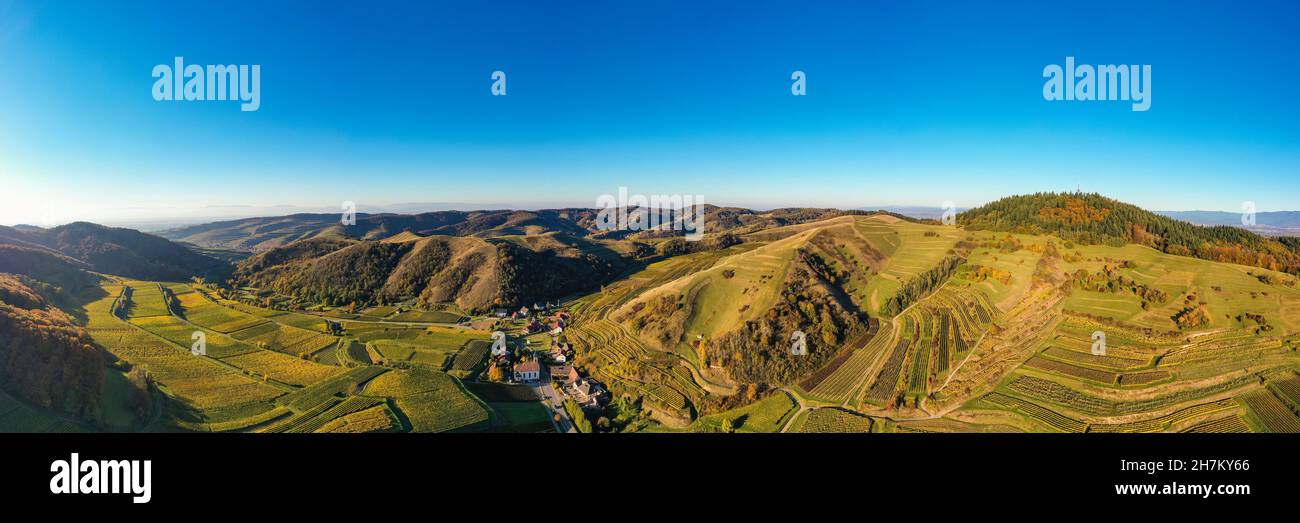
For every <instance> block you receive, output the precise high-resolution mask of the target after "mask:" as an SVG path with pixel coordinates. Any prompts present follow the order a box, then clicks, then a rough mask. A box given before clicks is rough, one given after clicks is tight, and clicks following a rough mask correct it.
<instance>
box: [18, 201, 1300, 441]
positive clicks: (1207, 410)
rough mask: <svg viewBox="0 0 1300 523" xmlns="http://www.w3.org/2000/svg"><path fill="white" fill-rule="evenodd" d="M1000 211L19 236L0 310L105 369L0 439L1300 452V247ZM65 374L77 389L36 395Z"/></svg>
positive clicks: (1103, 212) (1115, 207)
mask: <svg viewBox="0 0 1300 523" xmlns="http://www.w3.org/2000/svg"><path fill="white" fill-rule="evenodd" d="M1016 203H1017V204H1020V205H1034V206H1038V210H1036V211H1034V212H1033V213H1031V214H1030V216H1033V217H1035V218H1032V219H1030V218H1023V217H1022V218H1014V220H1018V221H1015V223H1018V224H1019V225H1017V226H1015V227H1002V226H1000V224H1001V223H1002V222H1005V221H1006V220H1008V219H1011V218H1008V216H1014V213H1013V212H1010V211H1006V209H1009V207H1007V204H1004V203H999V204H997V205H994V206H992V207H991V208H992V209H1003V211H1000V212H998V213H997V214H993V211H991V210H990V208H979V209H974V210H972V211H968V212H969V213H970V216H971V218H970V219H969V220H966V221H963V220H962V219H959V220H958V225H944V224H942V223H939V222H935V221H932V220H916V219H911V218H907V217H903V216H898V215H894V214H891V213H884V212H879V213H876V212H836V213H829V212H827V211H825V210H811V211H800V210H784V211H780V212H769V213H766V214H762V213H753V212H741V213H736V215H737V216H739V217H740V218H736V219H733V220H730V221H728V220H726V219H725V217H726V216H727V215H728V213H734V212H735V211H726V212H724V211H722V210H720V208H715V209H714V210H713V213H714V216H715V217H717V218H721V219H722V220H721V221H720V222H718V223H714V224H713V228H712V229H706V230H707V231H708V234H707V235H706V238H705V240H704V241H701V242H695V243H693V244H692V243H683V242H681V241H680V239H677V238H674V237H673V236H672V235H662V234H659V233H658V232H656V231H648V232H642V233H638V234H637V235H630V236H629V235H624V236H610V235H608V233H607V232H603V231H594V230H588V229H585V228H584V226H583V225H581V224H582V223H583V222H582V220H581V219H578V220H574V219H572V216H574V215H576V214H577V213H576V211H573V214H568V213H566V214H565V216H566V218H565V219H563V220H561V219H559V218H558V216H560V215H559V214H554V215H552V214H548V213H547V212H539V213H531V214H530V216H529V217H528V219H523V218H522V217H521V216H520V215H519V214H518V213H515V214H508V215H505V216H504V217H502V216H499V215H498V214H497V213H488V214H489V215H490V217H479V218H478V221H475V220H474V219H465V217H460V218H458V220H462V221H454V220H453V223H452V225H448V224H447V223H442V224H441V225H438V227H450V226H462V227H468V226H464V225H456V224H464V223H471V222H472V223H478V224H479V225H478V226H475V227H470V228H467V229H463V230H462V231H461V232H464V233H465V234H460V235H451V234H439V233H437V232H434V231H428V230H425V231H422V232H416V231H414V230H412V229H410V228H403V229H401V230H394V229H393V228H390V227H389V226H388V225H385V224H384V223H380V224H378V225H373V224H372V225H373V227H372V228H370V229H368V230H367V231H366V232H364V233H362V234H360V235H354V234H351V233H349V232H348V231H346V230H342V231H341V230H335V228H336V227H338V226H336V225H329V224H326V223H320V224H317V225H318V226H316V227H314V228H313V227H312V226H309V224H310V223H312V222H310V221H308V222H303V221H302V220H298V221H297V222H296V223H295V225H294V226H293V227H292V228H290V231H291V232H287V233H285V234H286V235H284V236H276V237H275V238H270V239H268V238H267V237H264V236H257V237H256V238H254V239H251V240H249V241H250V242H252V243H249V242H245V241H243V240H239V239H238V238H236V236H239V234H236V233H233V232H231V230H232V229H231V227H230V226H229V225H225V226H221V227H207V226H200V227H198V228H197V229H196V230H199V231H201V232H194V233H193V234H190V235H188V236H187V237H194V236H193V235H194V234H209V233H212V231H214V230H216V229H218V228H219V229H220V230H222V231H224V232H221V233H220V234H212V235H211V236H209V237H210V238H212V240H210V241H208V243H207V244H206V245H205V248H208V249H214V248H215V249H230V248H236V249H247V248H249V246H250V245H258V246H260V247H259V249H260V250H257V251H247V250H246V251H243V252H245V254H244V255H242V256H234V257H231V258H229V259H216V258H208V257H206V256H204V255H203V254H201V253H202V252H204V251H201V250H200V251H190V250H186V249H185V248H184V247H181V245H182V244H175V243H166V244H161V243H158V242H159V241H163V242H165V241H166V240H161V239H148V238H156V237H148V238H145V239H138V238H136V237H134V236H132V235H130V234H129V233H126V232H113V233H112V235H111V236H109V237H110V238H118V239H119V241H122V240H120V239H121V238H127V239H129V240H130V241H132V242H144V243H147V244H148V245H150V246H152V248H151V250H150V251H149V252H150V254H148V255H140V254H138V253H133V254H132V255H131V256H129V257H126V258H124V259H126V260H129V261H130V264H126V265H124V264H123V263H122V262H120V261H119V259H118V258H115V257H111V256H106V255H105V254H104V253H105V252H112V251H113V250H114V249H113V248H109V249H105V248H96V249H95V252H96V255H95V256H93V257H87V256H85V252H84V251H79V250H77V249H74V248H72V247H69V246H68V245H69V244H67V243H58V242H55V241H54V240H47V238H51V236H49V233H43V232H40V231H21V230H20V231H15V232H9V233H6V234H3V235H0V239H6V241H5V242H4V245H0V247H4V248H5V249H7V250H5V251H3V252H0V254H2V256H0V272H5V273H8V274H9V275H10V276H8V277H10V278H11V279H12V281H13V283H12V284H11V285H10V287H12V289H13V290H12V291H6V292H5V293H3V294H0V301H2V302H3V304H4V305H3V306H4V307H6V310H12V312H13V314H14V315H15V316H14V317H15V318H25V317H29V316H30V317H33V318H36V317H44V316H42V315H46V316H48V315H54V316H59V317H66V318H67V319H66V320H60V321H64V322H65V323H66V326H65V327H61V328H63V329H65V331H66V332H68V333H69V334H68V336H71V338H68V339H73V340H75V339H85V340H88V342H89V343H91V344H93V348H80V349H60V350H64V351H66V350H80V351H83V352H72V353H67V354H79V355H83V356H85V357H91V356H94V357H96V358H102V363H86V365H92V366H94V365H102V367H103V370H102V376H97V375H94V374H93V373H92V374H91V375H87V376H80V375H77V376H74V375H69V374H66V373H60V372H52V373H50V374H49V379H50V380H52V381H51V383H52V384H51V383H46V384H42V385H39V387H38V386H36V385H35V384H32V385H24V384H23V383H22V382H21V380H20V379H19V378H18V376H19V375H18V374H14V373H12V372H11V373H9V374H6V375H4V376H3V381H0V383H3V384H4V388H5V396H3V397H0V429H3V430H6V431H37V432H41V431H49V432H58V431H71V430H75V431H113V432H122V431H145V432H375V431H381V432H446V431H456V432H552V431H557V430H558V431H563V432H569V431H574V430H576V431H578V432H873V433H880V432H905V433H917V432H1296V431H1300V374H1298V372H1300V353H1298V352H1297V348H1298V347H1300V289H1297V287H1296V275H1295V274H1294V273H1293V272H1286V271H1287V270H1293V269H1294V267H1293V266H1292V265H1291V263H1292V261H1293V260H1294V259H1296V255H1295V253H1293V252H1290V251H1287V250H1285V249H1286V248H1285V247H1279V245H1281V244H1278V243H1276V242H1274V241H1272V240H1267V239H1261V238H1259V237H1254V236H1249V237H1243V238H1244V239H1240V241H1239V242H1238V243H1226V240H1225V243H1219V244H1214V243H1202V244H1199V245H1194V246H1195V247H1196V248H1191V249H1184V248H1183V247H1180V246H1182V245H1193V244H1195V242H1196V241H1200V240H1195V239H1194V238H1197V237H1201V236H1203V235H1205V234H1211V235H1216V236H1224V237H1228V238H1237V236H1236V235H1237V234H1238V233H1235V232H1227V233H1225V232H1222V231H1220V230H1218V229H1213V230H1210V229H1201V228H1194V227H1190V226H1187V227H1184V226H1183V225H1177V224H1174V225H1165V222H1163V221H1160V220H1167V218H1149V220H1151V221H1146V222H1144V221H1143V220H1148V218H1147V217H1146V215H1136V214H1135V216H1138V218H1136V219H1135V218H1131V217H1126V218H1125V219H1126V220H1128V222H1129V225H1120V226H1118V227H1116V226H1114V225H1113V224H1111V223H1110V222H1109V221H1107V220H1110V219H1113V218H1112V217H1119V216H1127V214H1128V213H1131V212H1136V211H1131V210H1130V209H1128V208H1125V207H1121V206H1120V204H1118V203H1115V204H1110V203H1106V201H1103V200H1096V199H1093V198H1090V197H1089V198H1085V197H1078V198H1064V199H1061V200H1060V201H1059V203H1058V202H1056V201H1055V200H1053V201H1048V202H1041V201H1038V200H1036V199H1034V197H1025V198H1024V199H1022V200H1020V201H1018V202H1016ZM539 216H541V217H547V216H550V217H552V218H555V219H554V220H551V221H546V220H539V219H538V217H539ZM965 216H966V214H963V217H965ZM1077 216H1084V217H1085V218H1084V219H1083V220H1082V221H1080V220H1077V219H1075V218H1076V217H1077ZM512 217H513V218H512ZM1040 219H1041V220H1047V221H1045V222H1041V223H1040V222H1034V221H1033V220H1040ZM394 220H397V218H393V217H391V216H390V217H387V218H383V220H381V221H382V222H385V223H388V222H393V221H394ZM410 220H415V221H421V220H430V218H410ZM512 220H514V221H512ZM1089 220H1091V222H1090V221H1089ZM362 222H365V219H364V218H363V220H362ZM439 223H441V222H439ZM1035 223H1036V225H1032V226H1030V224H1035ZM1137 223H1145V224H1146V225H1145V226H1142V227H1137V226H1135V224H1137ZM1053 224H1055V225H1053ZM1094 224H1097V225H1095V227H1101V229H1099V230H1106V231H1119V232H1114V233H1112V234H1110V235H1108V236H1107V237H1100V236H1090V234H1092V233H1087V232H1085V231H1087V230H1091V228H1093V227H1094ZM1162 227H1167V228H1162ZM79 230H87V229H86V227H81V229H79ZM91 230H93V229H91ZM271 230H275V229H274V228H272V229H271ZM1125 231H1126V232H1125ZM1170 231H1173V232H1170ZM1205 231H1210V232H1205ZM442 232H446V230H445V229H444V230H443V231H442ZM1174 233H1176V234H1178V235H1180V236H1178V238H1180V239H1179V240H1178V242H1167V241H1166V240H1168V239H1169V238H1170V237H1172V236H1171V234H1174ZM91 234H92V236H94V234H95V233H93V232H92V233H91ZM136 234H139V233H136ZM1245 234H1249V233H1245ZM232 235H233V236H232ZM1198 235H1201V236H1198ZM60 237H62V236H60ZM96 238H99V237H96ZM1117 238H1118V239H1122V240H1123V241H1117ZM95 241H107V240H100V239H96V240H95ZM1205 241H1206V242H1210V240H1205ZM87 244H88V243H87V242H86V241H81V242H80V243H79V245H87ZM119 245H120V244H119ZM168 245H176V246H177V247H178V248H180V249H182V250H179V251H178V250H175V248H172V247H168ZM121 248H122V249H124V250H129V249H130V247H121ZM169 256H170V257H169ZM232 260H233V263H232ZM1247 261H1249V262H1251V263H1249V264H1243V263H1242V262H1247ZM223 264H230V265H229V266H228V267H227V268H225V269H222V265H223ZM149 270H154V271H155V272H156V273H157V274H159V275H160V276H163V277H160V278H149V277H147V276H148V271H149ZM182 273H184V274H189V275H190V277H189V278H175V277H172V276H176V275H179V274H182ZM24 321H27V320H24ZM41 321H48V320H41ZM38 325H44V323H40V324H38ZM498 331H499V332H501V333H503V334H504V336H500V339H501V342H500V344H499V345H496V344H494V343H496V339H497V336H494V334H493V333H494V332H498ZM79 332H84V338H77V336H80V334H77V333H79ZM1099 336H1100V337H1099ZM796 337H802V339H806V340H807V342H806V351H805V352H800V351H797V350H792V349H791V347H792V344H791V340H792V339H794V338H796ZM200 339H201V340H202V345H203V346H202V351H198V350H197V349H196V348H195V347H196V345H197V344H198V343H199V342H198V341H196V340H200ZM1099 340H1104V341H1101V342H1100V343H1101V345H1099ZM14 343H21V342H14ZM23 350H28V352H30V349H23V348H22V347H19V346H17V345H12V344H11V345H10V346H8V349H7V351H8V352H6V354H7V356H6V358H7V360H6V361H20V360H21V358H23V357H28V356H23ZM85 351H90V352H85ZM63 357H66V356H63ZM79 357H80V356H79ZM86 361H87V362H92V361H101V360H100V359H93V360H86ZM10 366H11V367H12V366H13V365H12V364H11V365H10ZM59 380H62V382H60V381H59ZM73 381H76V382H77V383H80V385H77V388H76V389H75V390H78V391H83V392H79V393H78V394H80V395H79V396H72V397H66V398H65V397H64V396H63V395H56V396H50V395H49V394H40V393H36V392H35V391H38V390H48V387H51V386H52V387H55V388H59V387H71V386H72V385H71V383H72V382H73ZM549 384H553V385H554V386H553V387H546V386H545V385H549ZM41 387H44V388H45V389H42V388H41ZM68 390H72V389H68ZM539 391H540V392H541V393H542V394H548V395H554V396H555V399H554V401H551V400H549V399H547V398H543V397H540V396H539Z"/></svg>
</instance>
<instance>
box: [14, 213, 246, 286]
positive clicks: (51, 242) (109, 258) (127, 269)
mask: <svg viewBox="0 0 1300 523" xmlns="http://www.w3.org/2000/svg"><path fill="white" fill-rule="evenodd" d="M0 243H5V244H9V245H16V246H23V247H29V248H32V247H37V248H44V249H47V250H50V251H53V252H57V253H60V254H63V255H65V256H67V257H69V258H73V259H75V260H79V261H81V262H84V263H85V264H86V266H88V267H89V268H90V269H92V270H94V271H98V272H103V273H107V274H116V275H121V276H127V277H131V278H141V279H153V280H187V279H189V278H190V277H191V276H204V277H207V278H210V279H222V278H224V277H225V276H227V275H228V274H229V271H230V269H231V266H230V264H229V263H227V262H225V261H222V260H218V259H215V258H211V257H208V256H204V255H202V254H199V253H197V252H194V251H193V250H191V249H190V248H188V247H186V246H184V245H180V244H177V243H174V242H171V241H168V240H167V239H165V238H160V237H158V236H153V235H150V234H145V233H142V232H139V231H135V230H131V229H123V228H115V227H105V226H102V225H96V224H93V223H86V222H76V223H70V224H68V225H61V226H58V227H54V228H51V229H42V228H39V227H27V226H19V227H2V226H0Z"/></svg>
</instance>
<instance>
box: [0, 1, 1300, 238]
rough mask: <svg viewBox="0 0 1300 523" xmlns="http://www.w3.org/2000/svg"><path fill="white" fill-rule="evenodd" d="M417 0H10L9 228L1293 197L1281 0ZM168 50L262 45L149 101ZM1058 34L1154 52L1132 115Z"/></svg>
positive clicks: (1142, 55)
mask: <svg viewBox="0 0 1300 523" xmlns="http://www.w3.org/2000/svg"><path fill="white" fill-rule="evenodd" d="M410 3H411V4H419V5H418V6H412V5H406V3H395V2H394V3H389V2H382V1H381V2H365V3H362V4H363V5H338V6H332V7H326V6H328V5H329V4H330V3H329V2H308V1H302V2H274V1H272V2H248V3H242V2H222V3H221V8H220V9H215V8H213V6H214V5H215V4H213V5H209V4H204V6H203V7H202V8H192V9H191V8H185V7H182V6H181V5H179V4H177V3H176V2H147V1H132V2H123V3H108V2H92V1H88V2H80V1H61V2H21V1H12V0H0V183H2V184H3V187H4V188H5V190H4V193H3V197H4V198H5V200H6V201H5V202H4V208H3V210H0V223H6V224H8V223H15V222H28V223H34V222H36V221H37V216H38V215H39V214H40V213H41V212H42V210H48V209H53V211H52V212H53V213H54V214H55V215H57V216H58V217H59V219H60V220H62V221H66V220H71V219H92V220H98V221H106V222H112V221H115V220H120V219H126V218H128V217H140V216H150V217H169V216H193V215H202V214H204V213H208V214H216V213H218V212H238V211H229V210H228V209H227V210H226V211H217V210H214V209H215V208H217V207H219V206H272V205H294V206H302V207H319V208H337V207H338V204H339V202H341V201H344V200H351V201H356V202H358V203H360V204H362V205H366V204H372V205H379V204H394V203H402V202H461V203H464V204H466V206H468V207H473V206H474V205H476V204H477V205H487V204H504V205H510V206H514V207H521V208H542V207H554V206H559V205H587V206H591V205H594V204H595V200H596V198H597V197H598V196H599V195H601V194H606V193H615V192H617V190H618V188H619V187H620V186H627V187H629V188H630V190H631V191H632V192H633V193H647V194H649V193H686V194H702V195H704V196H705V197H706V201H709V202H710V203H718V204H731V205H742V206H752V207H764V208H766V207H775V206H834V207H863V206H867V207H870V206H875V205H927V206H938V205H940V204H941V202H944V201H948V200H951V201H954V202H956V203H957V204H958V205H959V206H971V205H978V204H980V203H983V202H986V201H989V200H992V199H996V198H998V197H1001V196H1005V195H1009V194H1019V193H1027V192H1034V191H1043V190H1073V189H1074V188H1075V187H1078V186H1081V187H1082V188H1083V189H1085V190H1088V191H1096V192H1101V193H1103V194H1107V195H1110V196H1113V197H1116V198H1120V199H1123V200H1126V201H1130V202H1132V203H1136V204H1139V205H1142V206H1144V207H1148V208H1153V209H1167V210H1190V209H1213V210H1240V207H1241V202H1242V201H1246V200H1249V201H1254V202H1256V203H1257V205H1258V208H1259V210H1261V211H1269V210H1296V209H1300V202H1297V201H1296V196H1295V195H1296V194H1297V192H1298V191H1297V189H1300V126H1298V125H1297V124H1296V122H1297V121H1300V102H1297V99H1296V95H1295V93H1296V87H1297V85H1300V83H1298V81H1300V63H1297V62H1300V58H1297V55H1296V54H1295V52H1294V51H1295V50H1296V49H1300V31H1295V30H1294V24H1295V21H1296V20H1298V19H1300V7H1297V4H1295V3H1294V2H1253V3H1251V4H1250V5H1249V7H1248V8H1246V7H1241V6H1240V4H1237V5H1234V3H1232V2H1168V3H1161V2H1155V3H1151V4H1150V5H1139V4H1134V3H1131V2H1114V3H1111V2H1089V3H1087V5H1086V6H1084V7H1079V6H1069V7H1055V6H1048V5H1045V3H1043V2H999V3H996V5H993V4H994V3H991V2H990V3H985V2H978V3H977V2H889V3H875V2H865V3H861V5H833V4H830V3H813V2H761V1H758V2H753V1H751V2H735V3H715V2H709V3H708V4H710V5H707V6H701V5H697V4H701V2H681V3H676V2H661V3H653V4H655V5H650V4H652V3H649V2H623V1H614V2H611V1H608V0H606V1H594V2H558V1H557V2H499V1H496V2H457V3H440V2H418V3H416V2H410ZM813 4H818V5H813ZM854 4H858V3H854ZM175 56H183V57H184V58H185V60H186V62H187V63H191V64H259V65H260V66H261V68H262V78H261V84H262V85H261V108H260V110H258V111H256V112H241V111H239V109H238V104H237V103H236V102H215V101H213V102H158V101H155V100H153V98H152V97H151V95H150V92H151V88H152V86H153V81H154V79H153V78H152V77H151V75H150V72H151V70H152V68H153V67H154V66H155V65H157V64H170V63H171V62H172V59H173V57H175ZM1066 56H1074V57H1076V60H1077V61H1078V62H1079V63H1087V64H1113V63H1115V64H1149V65H1151V66H1152V103H1151V108H1150V110H1149V111H1147V112H1134V111H1131V110H1130V109H1129V104H1128V103H1126V102H1048V101H1046V100H1044V99H1043V97H1042V89H1043V82H1044V79H1043V78H1042V70H1043V67H1044V66H1046V65H1048V64H1063V62H1064V59H1065V57H1066ZM494 70H502V71H505V72H506V74H507V75H508V79H507V86H508V91H507V92H508V94H507V96H504V97H493V96H491V94H490V86H491V78H490V76H491V73H492V71H494ZM795 70H802V71H804V72H805V73H806V74H807V96H803V97H796V96H792V95H791V94H790V83H791V80H790V75H791V73H792V72H793V71H795Z"/></svg>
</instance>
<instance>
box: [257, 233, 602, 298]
mask: <svg viewBox="0 0 1300 523" xmlns="http://www.w3.org/2000/svg"><path fill="white" fill-rule="evenodd" d="M543 238H549V240H548V241H542V239H543ZM557 238H562V236H561V235H550V236H542V237H536V236H529V237H519V238H514V239H510V238H503V239H492V240H487V239H482V238H475V237H454V236H430V237H424V238H420V237H418V236H414V235H411V234H409V233H403V236H402V240H403V241H370V240H365V241H355V240H330V239H324V238H316V239H310V240H302V241H298V242H294V243H290V244H288V245H286V246H284V247H278V248H274V249H271V250H268V251H266V252H263V253H261V254H258V255H256V256H253V257H251V258H249V259H248V260H245V261H244V262H242V263H240V264H239V266H238V268H237V270H236V274H235V277H234V279H233V280H232V283H234V284H235V286H238V287H254V288H259V289H270V290H273V291H275V292H276V293H277V294H279V295H282V296H287V297H292V298H294V299H295V300H296V301H297V302H298V305H315V304H323V305H328V306H344V305H349V304H352V303H357V304H359V305H365V304H386V303H396V302H399V301H403V300H409V299H416V300H418V301H419V302H420V303H422V304H425V305H435V304H445V303H452V304H455V305H456V306H457V307H459V308H461V309H462V310H470V311H485V310H487V309H489V308H491V307H493V306H497V305H502V306H515V305H519V304H523V303H532V302H534V301H545V300H552V299H556V298H559V297H561V296H563V295H566V294H571V293H575V292H580V291H583V290H589V289H591V288H592V287H593V286H596V285H599V284H600V283H601V282H603V281H606V280H607V279H608V278H610V277H612V276H613V275H614V274H616V273H617V272H619V271H621V270H622V269H623V268H624V263H623V261H622V259H621V258H620V257H618V256H617V255H614V256H609V255H608V254H607V253H605V252H602V249H598V248H596V247H597V246H598V244H590V243H585V242H584V243H579V242H576V241H570V242H569V243H565V242H563V241H561V240H559V239H557ZM604 250H605V251H607V250H608V249H604ZM589 251H591V252H589Z"/></svg>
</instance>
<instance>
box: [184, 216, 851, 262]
mask: <svg viewBox="0 0 1300 523" xmlns="http://www.w3.org/2000/svg"><path fill="white" fill-rule="evenodd" d="M631 212H635V210H632V211H631ZM839 214H841V211H837V210H834V209H775V210H771V211H754V210H749V209H741V208H736V207H717V206H713V205H706V206H705V232H706V233H717V232H724V231H737V232H742V233H743V232H750V231H754V230H760V229H765V228H770V227H779V226H783V225H789V224H795V223H804V222H809V221H816V220H821V219H825V218H828V217H832V216H837V215H839ZM597 215H598V210H596V209H547V210H539V211H511V210H501V211H438V212H429V213H421V214H362V213H359V214H357V216H356V218H357V223H356V225H347V226H345V225H342V224H341V223H340V218H341V215H339V214H294V215H289V216H276V217H267V218H248V219H243V220H230V221H223V222H215V223H209V224H203V225H193V226H188V227H180V228H176V229H171V230H166V231H161V232H159V233H158V234H159V235H161V236H163V237H164V238H168V239H170V240H173V241H178V242H184V243H189V244H193V245H197V246H199V247H204V248H217V249H231V250H240V251H249V252H261V251H265V250H268V249H272V248H275V247H283V246H286V245H288V244H290V243H293V242H295V241H299V240H305V239H310V238H315V237H318V236H330V237H334V238H345V237H346V238H352V239H358V240H383V239H386V238H390V237H393V236H397V235H405V234H408V233H409V234H414V235H417V236H429V235H443V236H474V237H479V238H496V237H503V236H522V235H529V236H532V235H541V234H547V233H561V234H565V235H568V236H572V237H590V238H607V239H653V238H657V237H661V236H663V234H662V232H660V231H602V230H600V229H599V228H598V227H597V221H596V218H597ZM675 234H680V233H675ZM670 235H672V234H670Z"/></svg>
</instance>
